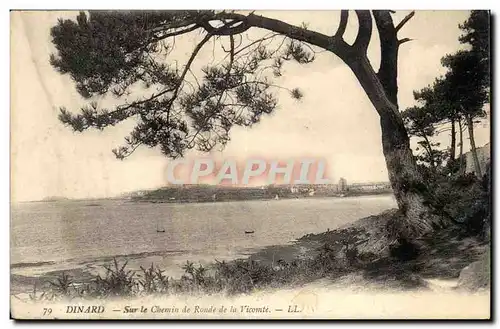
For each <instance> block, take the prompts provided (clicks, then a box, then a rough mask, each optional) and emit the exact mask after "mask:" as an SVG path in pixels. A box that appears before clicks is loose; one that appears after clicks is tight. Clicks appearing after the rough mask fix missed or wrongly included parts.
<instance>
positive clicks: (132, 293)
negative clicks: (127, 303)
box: [29, 244, 357, 301]
mask: <svg viewBox="0 0 500 329" xmlns="http://www.w3.org/2000/svg"><path fill="white" fill-rule="evenodd" d="M353 255H356V256H357V252H356V251H353V249H345V250H342V251H341V252H339V251H338V250H336V249H332V248H330V247H329V246H328V245H326V244H325V245H324V246H323V247H322V248H320V250H318V253H317V255H316V256H315V257H313V258H309V259H296V260H294V261H292V262H286V261H283V260H279V261H277V262H276V263H275V264H272V265H266V264H263V263H262V262H259V261H255V260H250V259H248V260H242V259H238V260H234V261H230V262H226V261H217V260H216V261H215V263H214V264H213V265H212V266H211V267H210V268H207V267H204V266H203V265H201V264H199V265H196V264H194V263H193V262H190V261H187V262H186V263H185V264H184V265H183V266H182V269H183V270H184V274H183V275H182V276H181V277H180V278H179V279H174V278H172V277H169V276H167V275H166V274H165V271H163V270H161V269H160V268H158V267H155V266H154V264H151V266H150V267H148V268H144V267H142V266H141V267H140V270H137V271H132V270H128V269H127V265H128V264H127V262H124V263H120V262H119V261H118V260H117V259H116V258H114V259H113V262H112V263H111V264H109V265H104V266H103V267H104V269H105V270H106V274H105V275H103V276H101V275H95V276H93V278H92V279H91V280H90V282H87V283H78V282H76V281H75V278H72V277H71V276H69V275H68V274H66V273H64V272H63V273H62V274H61V275H60V276H59V277H58V278H56V280H54V281H50V282H49V285H48V286H47V287H48V288H46V290H45V291H43V292H40V291H38V290H37V288H36V286H35V287H34V288H33V292H32V293H30V294H29V297H30V300H32V301H42V300H61V299H75V298H79V299H96V298H97V299H108V298H114V297H120V298H123V297H137V296H147V295H155V294H162V295H163V294H179V293H201V294H216V293H223V294H226V295H234V294H242V293H250V292H252V291H254V290H256V289H264V288H269V287H273V288H276V287H282V286H291V285H292V286H293V285H297V284H303V283H307V282H311V281H313V280H315V279H318V278H322V277H325V276H335V275H341V274H342V273H346V272H347V271H348V270H349V269H351V270H352V269H353V268H354V267H353V266H354V265H353V264H354V263H353V262H352V261H349V259H352V257H353ZM354 257H355V256H354Z"/></svg>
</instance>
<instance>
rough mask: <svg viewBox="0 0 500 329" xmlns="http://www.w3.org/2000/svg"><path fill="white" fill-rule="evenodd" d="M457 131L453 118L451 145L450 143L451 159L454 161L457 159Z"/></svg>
mask: <svg viewBox="0 0 500 329" xmlns="http://www.w3.org/2000/svg"><path fill="white" fill-rule="evenodd" d="M456 135H457V133H456V131H455V120H454V119H452V120H451V143H450V144H451V145H450V161H451V162H454V161H455V156H456V155H455V154H456V148H457V138H456Z"/></svg>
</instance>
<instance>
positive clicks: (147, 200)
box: [124, 191, 393, 203]
mask: <svg viewBox="0 0 500 329" xmlns="http://www.w3.org/2000/svg"><path fill="white" fill-rule="evenodd" d="M377 195H393V192H392V191H390V192H389V191H382V192H365V193H363V192H356V193H346V194H343V195H314V196H309V195H293V196H281V197H279V199H278V200H276V199H275V198H273V197H271V196H267V197H254V198H227V199H216V200H213V199H208V198H204V199H175V200H169V199H155V198H135V199H134V198H133V199H124V200H126V201H128V202H132V203H219V202H236V201H280V200H290V199H292V200H293V199H325V198H332V199H345V198H355V197H362V196H377Z"/></svg>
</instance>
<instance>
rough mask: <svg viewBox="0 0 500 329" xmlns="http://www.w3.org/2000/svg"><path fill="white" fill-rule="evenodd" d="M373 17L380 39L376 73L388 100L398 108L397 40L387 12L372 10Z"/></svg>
mask: <svg viewBox="0 0 500 329" xmlns="http://www.w3.org/2000/svg"><path fill="white" fill-rule="evenodd" d="M373 17H374V18H375V23H376V25H377V30H378V33H379V37H380V67H379V70H378V73H377V76H378V78H379V79H380V82H381V83H382V86H383V87H384V91H385V93H386V95H387V97H388V98H389V100H390V101H391V102H392V103H393V104H394V105H396V107H397V106H398V98H397V94H398V83H397V79H398V67H397V58H398V50H399V45H398V39H397V36H396V30H395V28H394V24H393V22H392V17H391V14H390V12H389V11H386V10H374V11H373Z"/></svg>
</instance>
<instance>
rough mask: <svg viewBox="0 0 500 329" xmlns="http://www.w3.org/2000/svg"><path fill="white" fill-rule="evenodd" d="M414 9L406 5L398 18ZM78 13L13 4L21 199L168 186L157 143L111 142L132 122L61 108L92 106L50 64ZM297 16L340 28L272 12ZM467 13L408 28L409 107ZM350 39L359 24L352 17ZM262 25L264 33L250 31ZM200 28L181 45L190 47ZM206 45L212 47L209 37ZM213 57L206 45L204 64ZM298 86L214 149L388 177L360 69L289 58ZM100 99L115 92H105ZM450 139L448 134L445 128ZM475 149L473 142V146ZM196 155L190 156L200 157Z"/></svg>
mask: <svg viewBox="0 0 500 329" xmlns="http://www.w3.org/2000/svg"><path fill="white" fill-rule="evenodd" d="M407 13H408V12H398V13H397V14H396V15H395V21H396V22H398V21H399V20H401V18H402V17H404V16H405V15H406V14H407ZM76 14H77V13H76V12H71V13H68V12H66V13H63V12H24V13H20V12H13V13H12V14H11V107H12V108H11V132H12V139H11V140H12V142H11V143H12V144H11V152H12V164H11V167H12V200H13V201H22V200H36V199H41V198H43V197H46V196H59V195H62V196H68V197H107V196H113V195H117V194H119V193H122V192H126V191H132V190H137V189H145V188H155V187H159V186H162V185H165V168H166V165H167V163H168V160H167V159H166V158H165V157H164V156H162V155H161V154H160V152H159V150H156V149H146V148H144V149H139V150H138V151H137V152H136V153H135V154H134V155H132V156H131V157H129V158H128V159H126V160H125V161H119V160H117V159H116V158H115V157H114V155H113V154H112V153H111V149H113V148H115V147H117V146H120V145H122V143H123V138H124V137H125V136H127V135H128V133H129V131H130V128H131V127H132V126H133V123H132V122H126V123H124V124H121V125H118V126H116V127H112V128H108V129H106V130H104V131H103V132H98V131H87V132H84V133H83V134H78V133H73V132H72V130H71V129H69V128H67V127H64V126H63V125H62V124H61V123H60V122H59V121H58V119H57V114H58V108H59V107H60V106H65V107H67V108H68V109H71V110H73V111H77V110H78V109H79V108H80V106H81V105H83V104H85V102H84V101H83V100H82V98H81V97H80V96H79V95H78V94H77V92H76V90H75V87H74V84H73V83H72V81H71V79H70V78H69V77H68V76H61V75H60V74H58V73H57V72H55V71H54V70H53V68H52V67H51V66H50V65H49V62H48V58H49V55H50V54H51V53H52V52H54V48H53V46H52V44H51V42H50V35H49V29H50V27H51V26H53V25H54V24H55V23H56V21H57V18H59V17H74V16H75V15H76ZM260 14H265V15H267V16H272V17H276V18H280V19H284V20H286V21H287V22H289V23H292V24H297V25H299V24H301V23H302V22H307V23H309V27H310V28H311V29H314V30H317V31H320V32H323V33H328V34H332V33H333V32H334V31H335V29H336V27H337V26H336V24H338V23H337V22H338V17H339V16H338V12H327V11H322V12H321V11H310V12H299V11H296V12H266V13H260ZM467 16H468V12H464V11H418V12H417V13H416V15H415V17H414V18H413V19H412V20H411V21H410V22H409V23H408V24H407V25H406V26H405V27H404V28H403V29H402V30H401V31H400V32H399V34H400V38H401V37H410V38H412V39H414V41H412V42H409V43H405V44H404V45H403V46H402V47H401V50H400V57H399V102H400V108H405V107H408V106H410V105H413V103H414V101H413V95H412V91H413V90H415V89H420V88H422V87H425V86H426V85H428V84H429V83H431V82H432V81H433V80H434V78H435V77H437V76H438V75H440V74H442V73H443V72H444V69H443V68H442V67H441V65H440V58H441V57H442V56H443V55H445V54H446V53H451V52H454V51H455V50H456V49H458V47H459V46H460V45H459V43H458V41H457V38H458V36H459V34H460V31H459V29H458V24H459V23H461V22H463V21H464V20H465V19H466V18H467ZM349 22H350V24H349V28H348V31H347V40H349V38H350V39H353V37H354V36H355V33H356V29H357V27H356V26H357V22H356V19H355V16H354V15H351V16H350V20H349ZM250 33H255V32H250ZM197 40H199V36H189V37H186V38H184V40H182V39H181V41H179V42H178V43H177V44H178V45H179V47H180V50H181V53H180V54H181V55H180V57H182V56H184V57H185V56H186V54H189V53H190V51H191V50H192V48H193V47H194V45H195V42H196V41H197ZM205 47H206V48H211V44H210V45H206V46H205ZM378 47H379V46H378V34H377V33H376V30H375V29H374V33H373V37H372V42H371V44H370V49H369V56H370V59H371V61H372V63H373V65H374V67H375V68H376V69H377V68H378V62H379V48H378ZM211 60H212V52H211V49H204V50H203V51H202V52H201V53H200V56H199V59H198V60H197V61H198V62H197V63H198V64H197V65H199V66H202V65H203V64H204V63H206V62H207V61H211ZM277 82H278V83H280V84H283V85H285V86H287V87H299V88H301V89H302V90H303V91H304V94H305V96H304V98H303V99H302V100H301V101H300V102H296V101H293V100H291V99H290V97H287V95H286V94H284V95H280V107H279V109H278V110H277V111H276V112H275V113H274V114H273V115H271V116H268V117H264V118H263V119H262V122H261V123H260V124H258V125H257V126H254V127H253V128H252V129H245V128H234V129H233V130H232V132H231V142H230V143H229V144H228V145H227V147H226V149H225V150H224V151H223V152H222V153H220V152H213V156H214V157H218V158H229V157H231V158H236V159H246V158H248V157H253V156H261V157H266V158H272V159H276V160H280V159H286V158H288V157H300V156H304V155H308V156H317V157H322V158H325V159H326V160H327V166H328V170H329V175H330V178H332V179H334V180H338V178H339V177H345V178H346V179H347V180H348V182H355V181H356V182H360V181H385V180H387V171H386V168H385V162H384V157H383V154H382V146H381V138H380V127H379V119H378V115H377V114H376V112H375V110H374V109H373V107H372V105H371V104H370V102H369V100H368V98H367V97H366V95H365V94H364V92H363V90H362V89H361V87H360V86H359V84H358V82H357V80H356V79H355V78H354V76H353V74H352V73H351V71H350V70H349V69H348V68H347V67H346V66H345V65H344V64H343V63H342V62H341V61H340V59H338V58H337V57H336V56H335V55H333V54H331V53H326V52H324V53H321V54H318V55H317V59H316V61H315V62H314V63H312V64H308V65H303V66H300V65H297V64H289V65H286V66H285V71H284V74H283V77H282V78H281V79H280V80H278V81H277ZM97 101H98V103H99V104H101V105H104V104H108V105H109V100H108V99H97ZM488 129H489V128H488V127H487V126H486V125H484V126H478V128H477V145H478V146H481V145H483V144H485V143H486V142H487V141H488V140H489V135H488ZM443 138H444V141H446V142H448V137H447V136H443ZM465 147H466V149H468V145H466V146H465ZM194 156H195V154H190V155H189V156H188V157H194Z"/></svg>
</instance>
